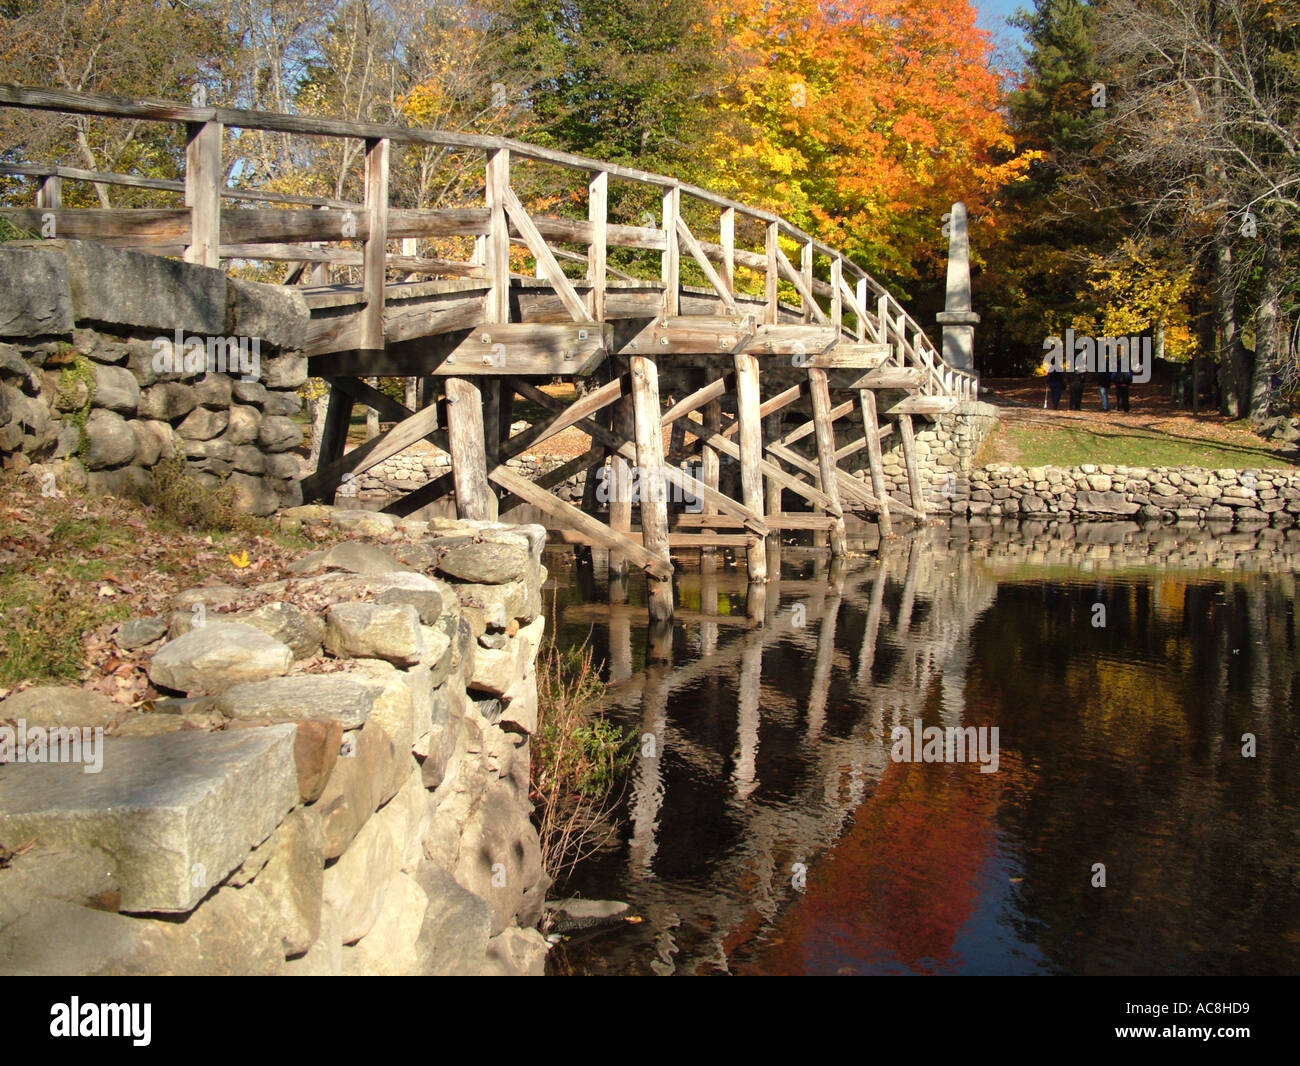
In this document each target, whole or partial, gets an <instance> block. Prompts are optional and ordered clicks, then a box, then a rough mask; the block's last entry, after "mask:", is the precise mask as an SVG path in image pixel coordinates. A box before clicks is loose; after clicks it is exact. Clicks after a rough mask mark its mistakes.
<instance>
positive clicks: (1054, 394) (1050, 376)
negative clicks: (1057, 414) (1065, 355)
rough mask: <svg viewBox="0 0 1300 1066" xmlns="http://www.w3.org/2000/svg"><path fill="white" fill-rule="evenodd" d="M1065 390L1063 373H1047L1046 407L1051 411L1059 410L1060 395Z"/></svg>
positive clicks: (1060, 371) (1052, 371) (1055, 371)
mask: <svg viewBox="0 0 1300 1066" xmlns="http://www.w3.org/2000/svg"><path fill="white" fill-rule="evenodd" d="M1064 389H1065V371H1064V370H1059V369H1053V370H1049V371H1048V372H1047V406H1048V407H1050V408H1051V409H1052V410H1053V411H1059V410H1060V409H1061V393H1062V392H1063V391H1064Z"/></svg>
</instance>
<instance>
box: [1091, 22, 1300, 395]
mask: <svg viewBox="0 0 1300 1066" xmlns="http://www.w3.org/2000/svg"><path fill="white" fill-rule="evenodd" d="M1099 35H1100V39H1101V50H1100V56H1101V58H1102V60H1103V61H1104V62H1106V63H1107V64H1108V65H1109V66H1110V67H1111V68H1112V69H1113V70H1114V71H1115V73H1116V75H1117V77H1116V81H1117V83H1118V85H1117V88H1118V90H1119V91H1118V92H1117V93H1116V94H1115V98H1114V104H1113V110H1111V111H1110V112H1109V113H1108V116H1107V124H1108V129H1109V133H1110V135H1111V137H1112V139H1113V143H1114V151H1113V153H1112V158H1113V162H1114V164H1115V165H1116V166H1117V167H1119V168H1121V169H1122V170H1123V172H1124V173H1125V174H1126V175H1128V176H1130V178H1131V179H1132V180H1134V181H1139V182H1141V183H1142V184H1141V187H1142V188H1144V189H1145V190H1146V191H1147V195H1146V196H1145V197H1144V198H1143V200H1142V201H1141V203H1140V206H1141V208H1142V218H1141V221H1142V223H1143V225H1144V226H1146V227H1147V228H1148V229H1151V230H1159V231H1163V232H1164V233H1166V234H1170V235H1174V236H1176V237H1177V238H1179V239H1180V240H1182V241H1183V242H1184V243H1185V244H1186V246H1187V247H1188V249H1189V250H1191V251H1192V253H1193V254H1195V255H1198V256H1201V257H1203V258H1204V259H1205V261H1207V262H1208V264H1209V267H1210V271H1211V273H1212V277H1213V281H1212V292H1213V298H1214V303H1215V320H1216V326H1217V333H1218V346H1219V351H1218V356H1219V381H1220V392H1221V395H1222V403H1223V410H1224V413H1225V414H1230V415H1235V416H1238V417H1241V416H1245V415H1247V414H1249V415H1250V416H1251V417H1252V418H1253V419H1254V420H1256V421H1260V420H1262V419H1263V418H1264V416H1265V415H1266V414H1267V407H1268V400H1269V391H1270V390H1269V380H1270V378H1271V377H1272V376H1273V375H1274V374H1275V373H1277V372H1278V371H1279V370H1281V369H1283V368H1284V367H1285V366H1286V365H1287V364H1290V363H1292V362H1293V360H1294V358H1295V355H1294V343H1293V337H1294V330H1293V329H1292V328H1290V327H1289V324H1288V321H1287V315H1288V310H1287V309H1288V307H1290V308H1294V302H1295V295H1296V289H1297V283H1296V281H1295V252H1294V250H1293V249H1294V248H1295V236H1296V235H1297V230H1298V229H1300V10H1298V9H1297V8H1296V7H1295V5H1294V4H1291V3H1283V2H1280V0H1177V2H1174V0H1112V2H1111V3H1110V4H1108V5H1107V6H1106V7H1105V8H1104V9H1103V13H1102V19H1101V21H1100V22H1099ZM1153 177H1154V178H1155V179H1156V180H1155V181H1152V180H1151V179H1152V178H1153ZM1288 259H1289V260H1290V269H1289V270H1288ZM1291 313H1292V314H1294V311H1292V312H1291ZM1246 323H1250V324H1251V325H1252V327H1253V333H1254V340H1255V350H1254V352H1253V353H1251V352H1250V351H1249V350H1248V349H1247V347H1246V346H1245V344H1244V343H1243V340H1244V336H1243V335H1244V333H1245V329H1244V326H1245V324H1246Z"/></svg>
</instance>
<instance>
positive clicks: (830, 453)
mask: <svg viewBox="0 0 1300 1066" xmlns="http://www.w3.org/2000/svg"><path fill="white" fill-rule="evenodd" d="M808 387H809V391H810V392H811V394H812V409H813V432H814V433H815V434H816V436H817V467H818V473H819V474H820V476H821V490H822V492H824V493H826V495H827V496H829V497H830V498H831V500H832V502H833V503H834V504H835V509H836V510H837V511H839V512H840V513H839V514H837V515H835V516H834V518H835V524H834V525H832V526H831V528H830V542H831V555H832V557H835V558H840V557H842V556H844V555H846V554H847V553H848V541H847V538H846V536H845V533H844V513H843V510H842V509H841V508H840V490H839V483H838V482H839V479H838V476H837V475H838V473H839V471H838V470H837V468H836V466H835V427H834V425H833V424H832V418H831V392H830V388H829V387H828V386H827V384H826V371H825V370H816V369H813V368H809V370H808Z"/></svg>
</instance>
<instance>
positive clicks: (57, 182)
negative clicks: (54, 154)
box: [36, 174, 63, 211]
mask: <svg viewBox="0 0 1300 1066" xmlns="http://www.w3.org/2000/svg"><path fill="white" fill-rule="evenodd" d="M36 206H37V207H41V208H49V209H50V210H52V211H57V210H58V209H59V208H61V207H62V206H63V179H62V178H61V177H59V176H58V175H57V174H46V175H45V176H44V177H42V178H41V180H40V183H39V184H38V185H37V186H36Z"/></svg>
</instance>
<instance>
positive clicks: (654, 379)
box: [628, 355, 673, 650]
mask: <svg viewBox="0 0 1300 1066" xmlns="http://www.w3.org/2000/svg"><path fill="white" fill-rule="evenodd" d="M628 361H629V363H630V364H631V368H632V410H633V418H634V420H635V423H636V465H637V466H638V467H640V475H641V476H640V477H639V478H638V479H637V483H638V486H639V488H640V499H641V537H642V542H643V544H644V545H645V550H646V551H648V552H650V553H651V554H652V555H655V556H657V557H659V558H661V559H663V560H665V561H666V562H668V563H669V569H670V570H671V565H672V564H671V553H670V552H669V548H668V499H667V493H666V492H664V491H662V484H661V479H662V475H663V469H664V441H663V431H662V429H661V428H660V423H659V416H660V411H659V370H658V368H657V367H656V366H655V361H654V359H652V358H650V357H648V356H644V355H633V356H629V359H628ZM646 589H647V592H648V593H649V600H650V624H651V629H652V630H653V629H654V628H655V627H656V626H657V625H659V626H662V625H663V624H666V623H668V622H670V621H671V620H672V617H673V582H672V578H671V577H667V578H662V579H661V578H657V577H655V576H654V575H653V574H650V573H647V574H646ZM655 646H656V645H655V642H654V641H652V642H651V648H652V650H653V649H654V648H655Z"/></svg>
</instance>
